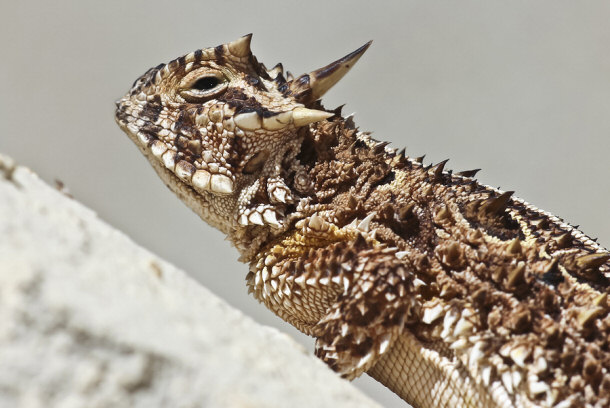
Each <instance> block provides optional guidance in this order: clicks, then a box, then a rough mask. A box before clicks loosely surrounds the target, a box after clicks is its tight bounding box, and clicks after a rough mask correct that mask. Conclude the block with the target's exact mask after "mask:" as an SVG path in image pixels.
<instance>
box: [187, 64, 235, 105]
mask: <svg viewBox="0 0 610 408" xmlns="http://www.w3.org/2000/svg"><path fill="white" fill-rule="evenodd" d="M182 82H183V83H182V84H181V86H180V96H182V97H183V98H184V99H185V100H186V101H187V102H191V103H201V102H205V101H208V100H210V99H212V98H213V97H215V96H218V95H220V94H221V93H223V92H224V91H226V89H227V86H228V84H227V79H226V78H225V77H224V75H222V73H220V72H216V71H206V72H204V73H202V74H201V75H198V76H190V77H187V78H185V79H184V80H183V81H182Z"/></svg>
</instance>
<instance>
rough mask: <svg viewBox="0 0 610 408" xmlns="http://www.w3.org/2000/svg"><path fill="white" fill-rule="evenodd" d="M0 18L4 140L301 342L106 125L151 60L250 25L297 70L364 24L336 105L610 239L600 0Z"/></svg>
mask: <svg viewBox="0 0 610 408" xmlns="http://www.w3.org/2000/svg"><path fill="white" fill-rule="evenodd" d="M0 15H1V17H0V22H1V24H0V51H1V54H0V55H2V61H1V64H0V73H1V74H2V75H1V76H0V78H1V81H0V119H1V120H0V151H2V152H4V153H6V154H9V155H11V156H13V157H14V158H15V159H17V160H18V162H20V163H21V164H23V165H27V166H29V167H31V168H33V169H34V170H35V171H37V172H38V173H39V174H40V175H41V176H42V177H43V178H45V179H46V180H47V181H50V182H52V181H53V180H54V179H60V180H62V181H63V182H64V183H65V184H66V185H67V186H68V187H69V189H70V191H71V193H72V194H73V195H74V197H75V198H76V199H78V200H80V201H82V202H83V203H84V204H86V205H87V206H89V207H90V208H92V209H93V210H95V211H96V212H97V213H98V214H99V215H100V217H101V218H103V219H104V220H106V221H107V222H108V223H110V224H112V225H114V226H115V227H117V228H119V229H121V230H123V231H124V232H125V233H127V234H128V235H129V236H130V237H132V238H133V239H134V240H135V241H137V242H138V243H140V244H141V245H143V246H144V247H146V248H149V249H150V250H151V251H154V252H156V253H157V254H159V255H161V256H162V257H164V258H165V259H167V260H169V261H170V262H173V263H174V264H176V265H178V266H179V267H181V268H183V269H184V270H186V271H187V272H188V273H190V274H191V275H192V276H194V277H195V278H196V279H197V280H199V281H200V282H202V283H203V284H204V285H205V286H207V287H208V288H210V289H212V290H213V291H214V292H215V293H217V294H218V295H220V296H222V297H223V298H224V299H226V300H227V301H228V302H229V303H231V304H233V305H234V306H236V307H238V308H240V309H241V310H243V311H244V312H245V313H246V314H248V315H250V316H252V317H253V318H254V319H256V320H257V321H259V322H261V323H264V324H268V325H272V326H276V327H279V328H280V330H282V331H284V332H287V333H289V334H290V335H292V336H294V337H295V338H297V339H298V340H299V341H301V342H303V344H306V345H307V347H308V348H309V349H312V345H313V340H311V339H309V338H306V337H304V336H301V335H300V334H299V333H297V332H296V331H295V330H294V329H292V328H291V327H290V326H288V325H287V324H285V323H283V322H282V321H280V320H279V319H278V318H276V317H275V316H273V315H272V314H271V313H270V312H268V311H267V310H266V309H265V308H264V307H263V306H261V305H259V304H258V303H257V302H256V301H254V300H253V299H252V298H251V297H250V296H248V295H247V293H246V288H245V283H244V277H245V275H246V272H247V267H246V266H245V265H243V264H240V263H238V262H237V261H236V258H237V255H236V251H235V250H234V249H233V248H231V247H230V245H229V243H228V242H225V241H224V240H223V238H224V237H223V236H222V235H221V234H220V233H219V232H217V231H215V230H213V229H211V228H210V227H208V226H207V225H205V224H204V223H203V222H202V221H200V220H199V219H198V218H197V217H196V216H195V215H194V214H192V213H191V212H190V211H189V210H188V209H187V208H186V207H185V206H183V205H182V204H181V203H180V202H179V201H178V200H177V199H176V198H175V197H174V196H173V195H172V194H171V193H169V191H168V190H167V189H166V188H165V187H164V186H163V184H162V183H161V182H160V181H159V180H158V179H157V176H156V175H155V174H154V172H153V171H152V169H151V168H150V166H149V165H148V163H147V162H146V160H145V159H144V157H142V156H141V155H140V153H139V152H138V150H137V149H136V148H135V146H133V145H132V143H131V141H129V139H128V138H127V137H126V136H125V135H124V134H123V133H122V132H121V131H120V130H119V128H118V127H117V126H116V125H115V123H114V119H113V109H114V101H115V100H116V99H118V98H119V97H120V96H121V95H122V94H123V93H125V92H126V91H127V90H128V89H129V87H130V85H131V83H132V82H133V81H134V79H135V78H136V77H137V76H139V75H140V74H142V73H143V72H144V71H146V70H147V69H148V68H149V67H151V66H153V65H156V64H158V63H159V62H165V61H167V60H169V59H172V58H174V57H177V56H179V55H182V54H184V53H187V52H189V51H192V50H195V49H197V48H202V47H208V46H215V45H217V44H220V43H224V42H227V41H231V40H234V39H236V38H237V37H239V36H241V35H243V34H246V33H250V32H252V33H254V38H253V42H252V48H253V51H254V53H255V54H256V55H257V57H258V58H259V60H260V61H262V62H264V63H265V64H266V65H267V66H272V65H274V64H275V63H276V62H279V61H281V62H282V63H283V64H284V67H286V68H287V69H288V70H290V71H292V72H293V73H295V74H301V73H303V72H306V71H310V70H312V69H315V68H318V67H320V66H322V65H325V64H327V63H329V62H331V61H332V60H334V59H336V58H339V57H341V56H343V55H345V54H346V53H347V52H349V51H352V50H353V49H355V48H356V47H358V46H360V45H362V44H363V43H364V42H366V41H368V40H370V39H373V40H374V43H373V46H372V47H371V48H370V49H369V51H368V52H367V53H366V54H365V56H364V57H363V58H362V59H361V60H360V62H359V63H358V64H357V65H356V67H355V68H354V69H353V70H352V72H351V73H350V74H349V75H348V76H347V77H346V78H345V79H344V80H343V81H342V82H341V83H340V84H339V85H337V86H336V88H335V89H333V90H332V91H331V92H330V93H329V94H328V96H327V97H325V98H324V100H325V104H326V106H327V107H334V106H337V105H340V104H343V103H346V107H345V112H346V113H350V112H353V111H355V112H356V122H357V124H358V125H359V126H360V127H361V128H362V129H365V130H371V131H373V132H374V137H376V138H377V139H381V140H388V141H391V142H392V143H393V146H395V147H404V146H407V153H408V154H410V155H414V156H419V155H422V154H424V153H426V154H427V156H426V162H430V161H432V162H435V163H436V162H439V161H441V160H443V159H446V158H450V159H451V161H450V162H449V164H448V167H449V168H452V169H454V170H456V171H458V170H465V169H470V168H482V169H483V171H482V172H481V173H480V176H479V179H480V180H481V181H482V182H484V183H486V184H490V185H492V186H499V187H501V188H503V189H507V190H515V191H516V194H517V195H518V196H520V197H522V198H524V199H526V200H527V201H529V202H531V203H532V204H534V205H536V206H538V207H541V208H543V209H545V210H548V211H551V212H553V213H555V214H557V215H559V216H561V217H563V218H565V219H566V220H567V221H568V222H570V223H572V224H580V226H581V228H582V229H583V230H584V231H585V232H586V233H588V234H589V235H591V236H593V237H599V239H600V242H601V243H602V244H605V246H608V245H610V217H609V216H608V209H609V204H608V203H609V200H610V181H609V179H608V175H609V170H610V161H609V160H608V154H609V152H610V138H609V135H610V24H609V21H610V3H609V2H607V1H604V0H599V1H588V2H574V1H557V0H552V1H551V0H548V1H533V2H532V1H510V2H508V1H503V2H498V1H490V0H480V1H460V2H456V1H434V2H424V1H404V0H403V1H395V2H383V3H382V2H372V1H335V2H323V1H307V2H293V1H287V0H284V1H273V2H271V1H269V2H252V1H214V2H212V1H201V0H199V1H176V2H167V1H164V2H161V1H150V0H147V1H143V0H130V1H104V2H83V1H82V0H73V1H67V0H64V1H42V0H38V1H29V2H16V1H6V0H5V1H3V2H2V5H1V6H0ZM4 239H6V237H5V238H4ZM116 273H121V271H116ZM244 336H247V333H244ZM356 384H357V385H358V386H360V387H362V388H363V389H365V391H366V392H367V393H369V394H370V395H372V396H373V397H374V398H375V399H377V400H378V401H379V402H381V403H382V404H384V405H385V406H387V407H403V406H405V404H404V403H402V402H401V401H400V400H399V399H398V398H396V397H394V396H393V394H391V393H390V392H389V391H387V390H385V389H384V388H383V387H381V386H379V385H377V384H376V383H375V382H374V381H372V380H369V379H360V380H357V381H356Z"/></svg>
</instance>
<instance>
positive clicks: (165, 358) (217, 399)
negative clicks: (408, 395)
mask: <svg viewBox="0 0 610 408" xmlns="http://www.w3.org/2000/svg"><path fill="white" fill-rule="evenodd" d="M11 167H12V166H11V164H10V160H9V159H8V158H6V157H3V156H0V406H1V407H50V406H54V407H85V406H86V407H127V406H128V407H161V406H163V407H244V408H246V407H248V408H251V407H252V408H253V407H284V406H292V407H305V406H307V407H310V406H315V407H324V406H332V407H343V406H344V407H376V406H377V405H376V404H375V403H373V402H371V401H370V400H368V399H367V398H366V397H364V396H363V395H362V394H361V393H360V392H359V391H358V390H356V389H355V388H354V387H353V386H351V385H350V384H349V383H348V382H346V381H344V380H341V379H340V378H339V377H337V376H336V375H335V374H334V373H332V372H331V371H330V370H328V369H327V368H326V367H325V366H324V365H323V364H322V363H321V362H319V361H317V360H316V359H315V358H313V357H312V356H310V355H308V354H307V353H306V352H304V350H303V349H302V348H301V347H300V346H299V345H297V344H296V343H295V342H294V341H292V340H291V339H290V338H288V337H287V336H285V335H283V334H281V333H279V332H277V331H276V330H273V329H271V328H268V327H264V326H260V325H257V324H256V323H255V322H253V321H252V320H251V319H249V318H247V317H245V316H244V315H242V314H241V313H240V312H239V311H236V310H234V309H232V308H231V307H229V306H228V305H227V304H226V303H224V302H223V301H222V300H220V299H218V298H217V297H216V296H214V295H213V294H211V293H210V292H209V291H208V290H206V289H205V288H203V287H201V286H200V285H198V284H197V283H196V282H194V281H193V280H192V279H190V278H189V277H187V276H186V275H185V274H184V273H183V272H181V271H179V270H177V269H176V268H174V267H173V266H171V265H169V264H168V263H166V262H164V261H162V260H160V259H159V258H157V257H156V256H155V255H153V254H151V253H149V252H147V251H146V250H144V249H142V248H140V247H138V246H137V245H136V244H134V243H133V242H132V241H131V240H129V239H128V238H127V237H126V236H125V235H124V234H122V233H120V232H118V231H116V230H114V229H112V228H111V227H109V226H108V225H106V224H105V223H104V222H102V221H100V220H99V219H98V218H97V217H96V215H95V213H93V212H92V211H91V210H89V209H87V208H85V207H83V206H82V205H81V204H79V203H78V202H76V201H75V200H72V199H70V198H69V197H67V196H65V195H63V194H61V193H60V192H58V191H57V190H55V189H53V188H50V187H48V186H47V185H45V184H44V183H43V182H42V181H41V180H40V179H38V177H37V176H36V175H35V174H33V173H32V172H31V171H30V170H28V169H26V168H23V167H17V168H15V169H11Z"/></svg>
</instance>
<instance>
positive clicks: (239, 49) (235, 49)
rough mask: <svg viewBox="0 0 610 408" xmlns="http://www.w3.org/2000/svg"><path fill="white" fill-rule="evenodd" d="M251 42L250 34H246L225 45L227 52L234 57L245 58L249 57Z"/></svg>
mask: <svg viewBox="0 0 610 408" xmlns="http://www.w3.org/2000/svg"><path fill="white" fill-rule="evenodd" d="M251 41H252V34H251V33H250V34H246V35H244V36H243V37H240V38H238V39H237V40H235V41H233V42H230V43H228V44H227V48H228V49H229V52H230V53H231V54H233V55H235V56H236V57H247V56H248V55H250V53H251V51H250V42H251Z"/></svg>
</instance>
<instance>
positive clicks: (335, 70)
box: [290, 41, 372, 104]
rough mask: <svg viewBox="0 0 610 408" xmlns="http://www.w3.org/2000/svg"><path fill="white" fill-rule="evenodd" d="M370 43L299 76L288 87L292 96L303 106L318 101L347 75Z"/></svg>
mask: <svg viewBox="0 0 610 408" xmlns="http://www.w3.org/2000/svg"><path fill="white" fill-rule="evenodd" d="M371 43H372V41H369V42H367V43H366V44H364V45H363V46H362V47H360V48H358V49H357V50H356V51H354V52H351V53H349V54H347V55H346V56H345V57H343V58H341V59H338V60H337V61H335V62H332V63H330V64H328V65H327V66H325V67H322V68H320V69H316V70H315V71H312V72H310V73H309V74H304V75H301V76H300V77H298V78H297V79H296V80H294V81H293V82H292V84H291V85H290V87H291V90H292V91H293V95H294V96H295V97H296V99H297V100H298V101H299V102H301V103H305V104H307V103H309V102H313V101H315V100H316V99H319V98H320V97H322V95H324V94H325V93H326V91H328V90H329V89H330V88H332V87H333V86H334V85H335V84H336V83H337V82H339V80H341V78H343V77H344V76H345V74H347V73H348V71H349V70H350V69H351V68H352V67H353V66H354V64H355V63H356V62H357V61H358V60H359V59H360V57H361V56H362V54H364V52H365V51H366V50H367V49H368V48H369V47H370V46H371Z"/></svg>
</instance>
